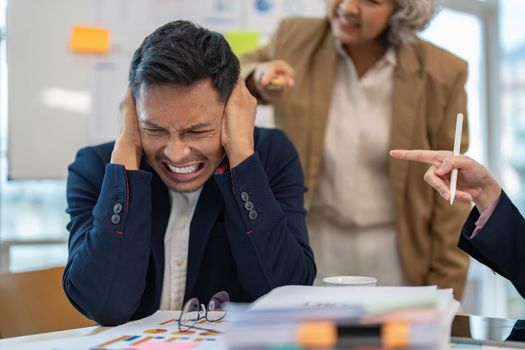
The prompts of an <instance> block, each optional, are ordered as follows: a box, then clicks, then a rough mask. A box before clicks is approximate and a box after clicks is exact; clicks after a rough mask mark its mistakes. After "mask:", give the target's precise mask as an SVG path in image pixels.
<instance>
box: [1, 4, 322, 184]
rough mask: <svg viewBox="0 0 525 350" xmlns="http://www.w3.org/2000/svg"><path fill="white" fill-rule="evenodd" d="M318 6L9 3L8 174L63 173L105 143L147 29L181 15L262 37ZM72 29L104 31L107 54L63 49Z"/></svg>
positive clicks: (22, 176) (50, 175) (55, 176)
mask: <svg viewBox="0 0 525 350" xmlns="http://www.w3.org/2000/svg"><path fill="white" fill-rule="evenodd" d="M325 6H326V5H325V2H324V1H323V0H266V1H264V0H199V1H196V0H45V1H35V0H10V1H9V2H8V7H7V67H8V68H7V69H8V85H7V94H8V176H9V178H10V179H60V178H64V177H65V176H66V174H67V166H68V164H70V163H71V162H72V161H73V159H74V156H75V153H76V152H77V151H78V149H80V148H81V147H84V146H87V145H93V144H98V143H102V142H107V141H110V140H113V139H114V137H115V135H116V131H117V125H118V105H119V102H120V99H121V97H122V96H123V95H124V92H125V90H126V87H127V74H128V69H129V63H130V61H131V56H132V54H133V52H134V50H135V49H136V48H137V47H138V46H139V45H140V43H141V42H142V40H143V39H144V37H145V36H146V35H148V34H149V33H151V32H152V31H153V30H154V29H155V28H157V27H159V26H161V25H163V24H165V23H167V22H169V21H172V20H175V19H186V20H191V21H194V22H195V23H198V24H201V25H203V26H205V27H208V28H210V29H212V30H216V31H220V32H225V31H227V30H230V29H250V30H258V31H260V32H261V33H262V34H263V37H264V36H266V37H268V36H269V35H270V34H271V33H272V32H273V30H274V29H275V28H276V26H277V23H278V22H279V20H280V19H281V18H283V17H285V16H290V15H323V14H324V7H325ZM73 25H89V26H103V27H107V28H109V29H110V31H111V43H112V49H111V51H110V53H109V54H107V55H86V54H76V53H73V52H71V51H70V50H69V49H68V40H69V36H70V32H71V28H72V26H73ZM265 113H267V111H266V112H265Z"/></svg>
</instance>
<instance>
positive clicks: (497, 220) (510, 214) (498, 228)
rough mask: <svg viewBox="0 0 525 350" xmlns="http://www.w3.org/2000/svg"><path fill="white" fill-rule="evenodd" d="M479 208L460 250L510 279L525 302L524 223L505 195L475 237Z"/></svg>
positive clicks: (472, 214) (471, 217)
mask: <svg viewBox="0 0 525 350" xmlns="http://www.w3.org/2000/svg"><path fill="white" fill-rule="evenodd" d="M478 218H479V211H478V209H477V208H476V207H474V208H473V209H472V211H471V212H470V215H469V217H468V219H467V221H466V223H465V225H464V226H463V230H462V232H461V236H460V238H459V243H458V246H459V247H460V248H461V249H463V250H464V251H465V252H467V253H468V254H470V255H471V256H472V257H473V258H475V259H476V260H478V261H479V262H481V263H482V264H485V265H487V266H488V267H490V268H491V269H492V270H494V271H495V272H497V273H498V274H500V275H501V276H503V277H505V278H507V279H508V280H510V281H511V282H512V284H513V285H514V286H515V287H516V289H517V290H518V292H519V293H520V294H521V296H522V297H524V298H525V220H524V219H523V216H522V215H521V214H520V212H519V211H518V209H517V208H516V207H515V206H514V204H512V202H511V201H510V199H509V197H507V194H506V193H505V192H503V191H502V192H501V196H500V199H499V203H498V205H497V206H496V209H495V210H494V212H493V213H492V215H491V217H490V218H489V220H488V221H487V222H486V223H485V225H484V226H483V228H482V229H481V231H480V232H479V233H478V234H477V235H476V236H475V237H474V238H470V237H471V236H472V232H474V229H475V228H476V221H477V219H478Z"/></svg>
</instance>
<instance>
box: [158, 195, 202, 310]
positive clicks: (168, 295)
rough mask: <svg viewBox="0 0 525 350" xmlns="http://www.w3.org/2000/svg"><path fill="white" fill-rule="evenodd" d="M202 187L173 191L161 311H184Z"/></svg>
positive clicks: (166, 241)
mask: <svg viewBox="0 0 525 350" xmlns="http://www.w3.org/2000/svg"><path fill="white" fill-rule="evenodd" d="M201 190H202V189H198V190H197V191H195V192H188V193H182V192H175V191H172V190H169V194H170V202H171V213H170V218H169V221H168V226H167V228H166V236H165V237H164V279H163V282H162V294H161V298H160V310H180V309H182V306H183V305H182V302H183V300H184V292H185V289H186V272H187V265H188V245H189V241H190V224H191V219H192V217H193V213H194V212H195V207H196V205H197V201H198V199H199V196H200V193H201Z"/></svg>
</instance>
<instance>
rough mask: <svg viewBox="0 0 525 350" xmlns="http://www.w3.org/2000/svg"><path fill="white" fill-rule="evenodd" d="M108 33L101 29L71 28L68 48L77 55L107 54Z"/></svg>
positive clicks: (108, 46) (105, 29) (107, 30)
mask: <svg viewBox="0 0 525 350" xmlns="http://www.w3.org/2000/svg"><path fill="white" fill-rule="evenodd" d="M109 34H110V31H109V29H107V28H103V27H87V26H73V28H72V29H71V38H70V41H69V47H70V48H71V50H72V51H74V52H78V53H107V52H108V51H109V49H110V48H111V44H110V41H109Z"/></svg>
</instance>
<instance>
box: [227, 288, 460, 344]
mask: <svg viewBox="0 0 525 350" xmlns="http://www.w3.org/2000/svg"><path fill="white" fill-rule="evenodd" d="M458 307H459V303H458V302H457V301H455V300H454V299H453V297H452V291H451V290H438V289H437V288H436V287H435V286H429V287H332V288H330V287H310V286H285V287H280V288H276V289H274V290H273V291H271V292H270V293H268V294H267V295H265V296H263V297H261V298H260V299H258V300H257V301H255V302H254V303H253V304H251V305H250V306H248V307H247V306H242V305H235V304H233V305H231V307H230V309H229V311H228V320H229V327H228V329H227V330H226V332H225V335H224V338H225V339H224V340H225V341H226V343H227V344H228V345H229V346H230V347H232V348H250V347H253V348H255V347H266V346H275V345H279V346H287V345H300V346H302V347H338V348H341V347H347V346H348V347H355V346H360V345H364V346H374V347H375V346H377V347H382V348H403V347H410V348H411V349H446V348H448V347H449V341H450V327H451V324H452V319H453V317H454V314H455V312H456V311H457V309H458Z"/></svg>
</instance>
